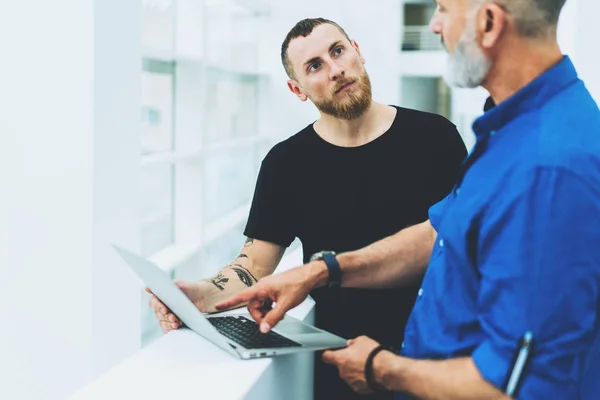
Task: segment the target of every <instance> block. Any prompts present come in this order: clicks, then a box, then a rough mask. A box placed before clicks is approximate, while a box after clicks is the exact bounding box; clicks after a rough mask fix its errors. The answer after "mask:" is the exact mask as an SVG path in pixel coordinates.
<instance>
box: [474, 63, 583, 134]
mask: <svg viewBox="0 0 600 400" xmlns="http://www.w3.org/2000/svg"><path fill="white" fill-rule="evenodd" d="M577 79H578V78H577V71H575V67H574V66H573V63H572V62H571V59H570V58H569V57H568V56H564V57H563V59H562V60H561V61H560V62H558V63H557V64H556V65H554V66H553V67H551V68H550V69H548V70H547V71H545V72H544V73H542V74H541V75H540V76H538V77H537V78H535V79H534V80H533V81H531V82H530V83H528V84H527V85H526V86H524V87H523V88H521V89H520V90H519V91H517V92H516V93H515V94H513V95H512V96H511V97H509V98H508V99H506V100H505V101H503V102H502V103H500V104H498V105H495V106H494V107H492V108H489V109H488V110H487V111H486V113H485V114H483V115H482V116H481V117H479V118H477V119H476V120H475V122H474V123H473V131H474V132H475V135H476V136H477V137H478V138H479V137H480V136H482V135H487V134H489V133H490V132H492V131H497V130H499V129H500V128H502V127H503V126H504V125H505V124H507V123H508V122H510V121H511V120H513V119H514V118H516V117H517V116H519V115H521V114H524V113H526V112H528V111H530V110H534V109H538V108H540V106H541V105H542V104H544V103H545V102H546V101H548V99H550V98H551V97H552V96H554V95H555V94H556V93H558V92H560V91H561V90H563V89H564V88H565V87H567V86H570V85H571V84H573V83H574V82H575V81H577ZM486 105H487V102H486Z"/></svg>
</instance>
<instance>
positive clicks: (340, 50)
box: [333, 47, 344, 56]
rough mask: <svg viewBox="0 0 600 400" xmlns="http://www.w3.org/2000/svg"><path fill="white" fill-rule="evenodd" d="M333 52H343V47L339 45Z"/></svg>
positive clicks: (338, 53)
mask: <svg viewBox="0 0 600 400" xmlns="http://www.w3.org/2000/svg"><path fill="white" fill-rule="evenodd" d="M333 52H334V53H335V54H337V55H338V56H339V55H340V54H342V53H343V52H344V49H343V48H341V47H338V48H336V49H335V50H334V51H333Z"/></svg>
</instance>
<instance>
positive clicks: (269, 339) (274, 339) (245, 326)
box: [207, 316, 302, 349]
mask: <svg viewBox="0 0 600 400" xmlns="http://www.w3.org/2000/svg"><path fill="white" fill-rule="evenodd" d="M207 319H208V320H209V321H210V323H211V324H213V326H214V327H215V328H217V330H218V331H219V332H220V333H221V334H222V335H224V336H226V337H228V338H229V339H231V340H233V341H234V342H236V343H239V344H240V345H241V346H243V347H245V348H246V349H268V348H276V347H301V346H302V345H301V344H300V343H296V342H294V341H293V340H290V339H288V338H286V337H283V336H281V335H280V334H278V333H276V332H273V331H270V332H269V333H266V334H264V333H261V332H260V330H259V328H258V324H257V323H256V322H254V321H251V320H250V319H248V318H245V317H233V316H229V317H209V318H207Z"/></svg>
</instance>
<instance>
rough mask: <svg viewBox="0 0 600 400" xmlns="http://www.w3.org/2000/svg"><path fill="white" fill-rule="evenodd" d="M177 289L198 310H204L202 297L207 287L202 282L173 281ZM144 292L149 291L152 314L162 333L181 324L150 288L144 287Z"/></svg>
mask: <svg viewBox="0 0 600 400" xmlns="http://www.w3.org/2000/svg"><path fill="white" fill-rule="evenodd" d="M173 282H174V283H175V284H176V285H177V287H179V289H181V291H182V292H183V293H185V295H186V296H187V297H188V298H189V299H190V300H191V301H192V303H194V305H195V306H196V307H198V310H200V311H201V312H205V310H204V308H205V306H204V303H205V301H204V299H205V297H206V295H207V292H208V289H209V288H207V287H206V283H205V282H204V285H203V284H202V283H203V282H185V281H177V280H175V281H173ZM146 292H148V293H150V294H151V295H152V297H151V298H150V302H149V305H150V308H152V310H153V311H154V315H155V316H156V319H157V320H158V323H159V324H160V327H161V328H162V331H163V333H169V332H170V331H172V330H174V329H178V328H179V327H180V326H181V321H180V320H179V318H177V316H176V315H175V314H173V313H172V312H171V310H169V309H168V308H167V306H165V305H164V304H163V303H162V302H161V301H160V300H159V299H158V297H156V295H154V293H152V290H150V288H148V287H146Z"/></svg>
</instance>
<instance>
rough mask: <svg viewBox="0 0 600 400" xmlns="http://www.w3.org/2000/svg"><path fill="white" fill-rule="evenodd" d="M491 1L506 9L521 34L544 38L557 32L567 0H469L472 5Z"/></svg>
mask: <svg viewBox="0 0 600 400" xmlns="http://www.w3.org/2000/svg"><path fill="white" fill-rule="evenodd" d="M490 1H491V2H493V3H496V4H498V5H499V6H501V7H502V8H504V10H506V12H507V13H508V14H509V15H510V18H511V19H512V20H513V22H514V24H515V27H516V29H517V32H519V34H520V35H522V36H524V37H528V38H543V37H546V36H547V35H549V34H554V33H556V26H557V25H558V17H559V16H560V12H561V10H562V8H563V6H564V5H565V1H566V0H469V2H470V3H471V6H475V5H481V4H485V3H488V2H490Z"/></svg>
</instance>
